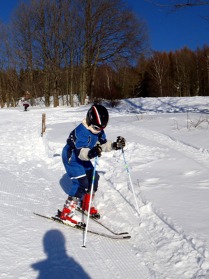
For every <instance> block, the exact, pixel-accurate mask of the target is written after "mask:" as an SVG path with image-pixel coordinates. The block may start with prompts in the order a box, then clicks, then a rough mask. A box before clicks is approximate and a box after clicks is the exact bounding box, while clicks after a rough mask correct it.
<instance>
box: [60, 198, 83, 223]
mask: <svg viewBox="0 0 209 279" xmlns="http://www.w3.org/2000/svg"><path fill="white" fill-rule="evenodd" d="M74 199H76V198H73V197H70V196H69V197H68V199H67V200H66V202H65V204H64V208H63V210H62V211H59V210H58V214H57V216H58V217H59V218H60V219H61V220H62V221H64V222H65V223H69V224H70V225H72V226H76V225H77V226H80V227H82V228H85V226H86V225H85V223H83V222H82V221H81V218H80V217H79V216H77V215H76V214H75V209H76V207H77V204H76V201H75V200H74Z"/></svg>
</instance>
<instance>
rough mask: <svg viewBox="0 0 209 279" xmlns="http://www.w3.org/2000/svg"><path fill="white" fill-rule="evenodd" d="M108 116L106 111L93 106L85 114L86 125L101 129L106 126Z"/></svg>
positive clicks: (98, 106) (103, 108) (100, 106)
mask: <svg viewBox="0 0 209 279" xmlns="http://www.w3.org/2000/svg"><path fill="white" fill-rule="evenodd" d="M108 120H109V114H108V111H107V109H106V108H105V107H104V106H102V105H93V106H92V107H91V108H90V109H89V110H88V112H87V115H86V123H87V125H88V126H90V125H95V126H98V127H99V128H101V129H104V128H105V127H106V126H107V123H108Z"/></svg>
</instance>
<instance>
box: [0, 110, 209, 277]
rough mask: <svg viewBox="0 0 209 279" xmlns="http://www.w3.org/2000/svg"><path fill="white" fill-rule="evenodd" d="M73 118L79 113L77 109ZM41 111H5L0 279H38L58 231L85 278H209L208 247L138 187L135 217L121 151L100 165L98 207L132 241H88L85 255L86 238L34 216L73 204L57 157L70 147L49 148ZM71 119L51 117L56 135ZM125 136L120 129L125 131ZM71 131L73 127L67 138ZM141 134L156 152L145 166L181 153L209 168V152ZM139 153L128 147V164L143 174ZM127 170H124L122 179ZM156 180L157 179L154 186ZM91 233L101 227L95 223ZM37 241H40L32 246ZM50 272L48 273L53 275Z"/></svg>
mask: <svg viewBox="0 0 209 279" xmlns="http://www.w3.org/2000/svg"><path fill="white" fill-rule="evenodd" d="M85 110H86V109H85ZM85 110H84V111H85ZM72 111H73V112H74V113H75V112H76V109H72ZM41 112H42V111H41V110H34V111H33V110H31V111H29V112H27V115H25V113H22V114H21V113H20V112H19V111H17V110H5V111H0V113H4V114H8V117H7V119H9V120H7V121H8V123H7V124H8V125H6V123H2V124H1V125H2V127H4V128H5V127H6V129H4V131H3V133H1V134H0V154H1V160H0V175H1V181H0V199H1V204H2V211H1V213H0V216H1V221H2V228H3V229H2V231H1V244H2V254H3V256H4V257H3V258H1V260H0V274H1V278H16V277H15V274H16V272H17V270H18V274H21V277H20V278H25V279H27V278H37V271H35V270H34V269H33V268H32V267H31V265H32V264H34V263H37V262H38V261H40V260H42V259H45V257H46V256H45V253H44V251H43V249H44V248H43V243H42V241H43V238H44V235H46V234H47V232H49V231H52V232H53V230H58V231H60V232H61V233H62V234H63V235H64V237H65V239H66V252H67V254H68V255H69V256H70V257H71V258H73V259H74V261H76V262H77V263H78V267H77V269H78V270H80V272H81V268H80V267H79V266H82V268H83V269H84V271H85V274H84V273H83V274H82V278H93V279H97V278H101V279H103V278H104V279H109V278H128V279H135V278H140V279H203V278H204V279H207V278H209V263H208V262H209V253H208V251H207V249H206V247H205V246H204V244H203V243H201V242H200V241H198V240H196V239H193V238H191V237H190V236H187V235H186V234H185V233H184V231H183V228H179V227H178V226H177V225H176V224H174V222H173V221H172V220H171V219H170V218H169V217H167V216H166V215H164V214H163V213H162V212H161V211H160V210H159V209H157V208H156V207H155V206H154V205H153V204H152V203H151V201H148V200H146V198H144V197H143V196H142V194H141V192H140V189H139V187H137V186H138V185H137V183H136V181H134V185H135V188H136V196H137V202H138V205H139V214H137V213H136V211H135V204H134V199H133V195H132V193H131V189H130V185H128V186H127V173H126V170H125V169H124V162H123V158H122V154H121V153H120V152H113V153H108V154H105V155H104V156H103V157H102V158H101V159H100V160H99V163H98V171H99V172H100V176H101V178H100V188H99V191H98V194H97V200H96V201H95V202H96V204H97V206H98V208H99V210H100V212H101V214H103V213H104V216H103V217H102V221H103V222H105V223H106V224H107V225H109V226H110V227H112V229H114V230H118V231H128V232H129V233H130V234H131V236H132V238H131V239H130V240H128V241H127V240H121V241H115V240H110V239H106V238H102V237H98V236H92V235H90V234H89V235H88V238H87V240H88V241H87V249H84V248H81V245H82V239H83V238H82V232H79V231H78V232H77V231H76V232H75V231H74V230H73V229H69V228H63V227H62V226H60V225H59V224H55V223H53V222H50V221H49V222H48V221H45V220H42V219H39V218H37V217H35V216H32V212H33V211H39V212H41V213H45V214H54V213H55V211H56V209H57V208H60V207H62V205H63V203H64V200H65V198H66V194H65V193H64V191H63V190H62V189H61V187H60V185H59V183H60V179H61V177H62V175H63V174H64V169H63V166H62V162H61V158H60V156H54V157H53V155H55V154H57V155H59V154H60V153H61V148H62V145H63V144H64V143H62V144H61V145H60V143H56V142H51V141H48V137H49V138H50V130H49V131H47V132H46V135H44V137H43V138H41V137H40V132H41V131H40V129H41ZM67 112H68V110H66V109H57V110H54V111H53V110H49V111H48V113H47V125H48V126H49V127H52V128H53V125H54V124H57V123H59V122H60V123H63V122H67V121H66V114H67ZM70 114H71V113H70ZM73 115H74V114H73V113H72V116H73ZM4 119H5V118H4ZM79 121H80V114H79V113H78V117H77V116H74V118H71V123H72V125H73V126H75V125H76V124H77V122H79ZM17 127H18V130H17ZM119 129H120V127H119V128H118V131H120V130H119ZM130 129H132V128H130ZM69 131H70V130H68V128H66V135H65V137H66V136H67V135H68V132H69ZM139 131H140V133H139ZM132 132H133V131H132ZM126 133H128V131H127V132H126ZM139 134H140V137H142V138H145V139H147V140H148V141H149V142H150V141H154V142H155V145H157V146H155V147H153V150H152V153H150V154H147V155H146V156H147V157H145V160H146V162H144V164H149V163H151V162H153V160H159V159H160V158H162V157H164V156H168V155H167V150H168V149H175V150H177V151H178V152H180V153H181V155H182V156H188V157H189V158H191V159H192V160H194V161H196V162H197V163H199V164H201V165H203V166H204V167H205V168H208V159H209V154H208V152H205V151H202V150H199V149H196V148H195V147H192V146H188V145H186V144H184V143H182V142H178V141H176V140H175V139H172V138H170V137H169V136H166V135H163V134H160V133H157V132H154V131H151V130H148V129H143V128H139V130H138V131H136V137H139ZM11 137H12V138H13V140H11ZM11 143H12V145H11ZM134 152H136V153H138V152H143V146H142V145H139V144H134V143H131V142H128V147H127V149H126V150H125V153H126V155H127V157H128V160H129V164H133V165H132V166H133V169H134V167H135V169H136V170H137V168H139V167H140V166H139V165H140V164H139V161H140V159H137V158H135V157H132V156H133V153H134ZM146 153H147V150H146ZM110 161H111V164H110ZM113 166H115V167H113ZM116 166H117V167H116ZM104 169H105V173H104V172H103V170H104ZM121 169H124V171H123V172H122V173H121ZM8 174H9V175H8ZM185 175H192V173H185ZM157 181H158V178H157V177H156V178H151V179H150V181H148V180H147V182H149V183H155V184H156V182H157ZM207 182H208V181H202V184H203V185H202V186H203V187H204V186H205V187H206V186H207ZM101 185H102V186H101ZM8 217H9V218H8ZM113 221H114V224H112V222H113ZM92 226H94V227H95V228H97V227H98V226H97V225H95V224H94V225H93V224H92ZM16 228H17V230H16ZM100 229H101V228H100ZM8 232H9V233H8ZM10 232H11V233H10ZM30 234H31V235H32V236H33V237H34V239H31V237H30ZM17 240H18V242H17ZM55 244H56V243H55ZM55 247H56V245H55ZM11 253H12V255H10V254H11ZM57 253H58V256H59V255H60V258H57V259H56V260H57V261H61V263H62V262H63V263H64V261H65V257H64V255H63V254H62V253H61V252H59V251H58V252H57ZM40 255H41V256H42V257H41V258H40ZM87 259H90V260H87ZM50 267H51V266H50ZM191 267H192V268H191ZM45 272H46V274H47V272H49V271H47V270H46V271H45ZM55 273H56V270H55ZM49 274H50V273H49ZM49 274H48V276H49ZM63 274H64V273H63ZM57 275H58V273H57ZM71 275H72V274H71ZM44 278H50V277H44ZM60 278H62V277H60ZM63 278H64V277H63ZM65 278H68V277H65ZM71 278H72V277H71Z"/></svg>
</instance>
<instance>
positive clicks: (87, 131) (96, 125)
mask: <svg viewBox="0 0 209 279" xmlns="http://www.w3.org/2000/svg"><path fill="white" fill-rule="evenodd" d="M108 120H109V114H108V111H107V109H106V108H105V107H104V106H102V105H93V106H92V107H91V108H90V109H89V110H88V112H87V115H86V119H84V120H83V121H82V123H81V124H79V125H78V126H77V127H76V128H75V129H74V130H73V131H72V132H71V133H70V135H69V137H68V139H67V144H66V145H65V146H64V148H63V152H62V160H63V164H64V166H65V169H66V172H67V174H68V176H69V177H70V179H71V181H72V182H71V185H70V186H69V192H68V194H69V196H68V199H67V200H66V202H65V204H64V208H63V210H62V211H59V210H58V215H57V216H58V217H59V218H60V219H62V220H64V221H66V222H67V223H71V224H74V225H76V224H78V225H81V226H85V224H83V223H82V222H81V218H80V217H79V216H76V214H75V209H76V208H77V207H78V208H79V209H81V210H83V211H86V212H88V209H89V202H90V191H91V185H92V175H93V170H94V167H93V165H92V163H91V161H90V160H91V159H93V158H95V157H97V156H98V157H100V156H101V154H102V152H103V151H105V152H108V151H111V150H118V149H122V148H123V147H124V146H125V139H124V138H123V137H117V140H116V141H115V142H111V141H107V139H106V135H105V132H104V129H105V127H106V126H107V124H108ZM98 181H99V175H98V173H97V171H96V173H95V180H94V188H93V196H92V198H94V196H95V192H96V191H97V188H98ZM90 215H91V216H92V217H94V218H100V215H99V213H98V210H97V209H96V208H95V207H93V206H92V207H91V208H90Z"/></svg>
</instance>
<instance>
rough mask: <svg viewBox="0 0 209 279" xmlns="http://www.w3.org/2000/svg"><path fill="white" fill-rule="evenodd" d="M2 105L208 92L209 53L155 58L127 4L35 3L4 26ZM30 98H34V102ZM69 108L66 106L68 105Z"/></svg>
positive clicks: (0, 36)
mask: <svg viewBox="0 0 209 279" xmlns="http://www.w3.org/2000/svg"><path fill="white" fill-rule="evenodd" d="M0 28H1V29H0V105H1V107H4V106H15V105H16V104H17V101H18V99H19V98H20V97H22V96H24V95H25V94H26V92H27V94H28V92H29V93H30V102H31V104H32V105H33V102H34V100H35V99H36V98H39V97H40V98H42V97H44V102H45V105H46V106H49V105H50V98H51V97H53V98H52V99H53V102H54V103H53V105H54V106H58V104H59V98H62V97H63V96H65V98H62V100H63V104H67V105H73V95H74V94H77V95H78V97H79V100H80V103H81V104H83V103H84V101H85V99H86V96H88V97H89V98H90V100H95V99H101V98H105V99H108V100H115V99H121V98H128V97H158V96H161V97H162V96H196V95H203V96H206V95H208V92H209V90H208V89H209V48H208V47H207V46H204V47H203V48H202V49H198V50H196V51H191V50H189V49H188V48H184V49H182V50H178V51H175V52H169V53H166V52H163V53H161V52H151V51H150V48H149V39H148V33H147V28H146V24H145V23H144V22H143V20H141V19H139V18H136V16H135V15H134V13H133V12H132V11H131V10H130V9H129V8H128V6H127V4H126V3H125V2H124V1H123V0H30V1H25V2H23V3H21V4H19V6H18V7H17V9H16V11H15V13H14V14H13V16H12V18H11V21H10V22H9V23H8V24H3V23H2V24H1V25H0ZM27 96H29V95H27ZM64 102H65V103H64Z"/></svg>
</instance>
